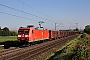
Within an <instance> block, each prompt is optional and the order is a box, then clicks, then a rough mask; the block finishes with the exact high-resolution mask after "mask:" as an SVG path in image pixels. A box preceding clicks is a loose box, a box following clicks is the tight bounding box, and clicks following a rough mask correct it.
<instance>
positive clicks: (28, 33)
mask: <svg viewBox="0 0 90 60" xmlns="http://www.w3.org/2000/svg"><path fill="white" fill-rule="evenodd" d="M77 33H78V32H75V31H66V30H59V31H56V30H48V29H45V30H42V29H36V28H34V26H33V25H29V26H27V27H20V28H19V29H18V36H17V39H18V41H19V42H20V45H21V46H23V45H29V44H31V43H33V42H37V41H44V40H55V39H60V38H63V37H67V36H71V35H75V34H77Z"/></svg>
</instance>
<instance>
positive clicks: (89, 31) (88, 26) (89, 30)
mask: <svg viewBox="0 0 90 60" xmlns="http://www.w3.org/2000/svg"><path fill="white" fill-rule="evenodd" d="M84 32H85V33H87V34H90V25H87V26H85V29H84Z"/></svg>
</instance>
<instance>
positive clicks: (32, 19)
mask: <svg viewBox="0 0 90 60" xmlns="http://www.w3.org/2000/svg"><path fill="white" fill-rule="evenodd" d="M0 13H2V14H5V15H10V16H14V17H19V18H24V19H28V20H32V21H37V22H38V20H34V19H30V18H27V17H22V16H18V15H14V14H9V13H5V12H0ZM49 25H53V24H52V23H49Z"/></svg>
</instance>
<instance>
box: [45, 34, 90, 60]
mask: <svg viewBox="0 0 90 60" xmlns="http://www.w3.org/2000/svg"><path fill="white" fill-rule="evenodd" d="M46 60H90V35H87V34H82V35H80V36H79V37H78V38H76V39H74V40H72V41H70V42H69V43H67V44H66V45H65V46H63V47H62V48H60V49H59V50H58V51H57V52H56V53H53V54H52V55H51V56H49V57H48V58H47V59H46Z"/></svg>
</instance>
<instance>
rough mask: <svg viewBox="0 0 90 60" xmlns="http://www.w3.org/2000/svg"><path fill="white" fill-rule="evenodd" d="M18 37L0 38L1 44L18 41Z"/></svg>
mask: <svg viewBox="0 0 90 60" xmlns="http://www.w3.org/2000/svg"><path fill="white" fill-rule="evenodd" d="M16 40H17V36H0V42H5V41H16Z"/></svg>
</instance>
